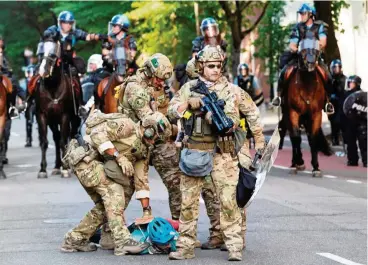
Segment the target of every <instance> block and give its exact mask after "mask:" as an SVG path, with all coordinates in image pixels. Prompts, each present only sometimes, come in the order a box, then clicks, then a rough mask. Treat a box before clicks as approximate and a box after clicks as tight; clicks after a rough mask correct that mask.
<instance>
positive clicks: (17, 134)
mask: <svg viewBox="0 0 368 265" xmlns="http://www.w3.org/2000/svg"><path fill="white" fill-rule="evenodd" d="M10 135H13V136H16V137H19V136H20V134H19V133H16V132H10Z"/></svg>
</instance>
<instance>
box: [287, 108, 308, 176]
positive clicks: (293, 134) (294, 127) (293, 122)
mask: <svg viewBox="0 0 368 265" xmlns="http://www.w3.org/2000/svg"><path fill="white" fill-rule="evenodd" d="M289 119H290V120H289V134H290V140H291V145H292V148H293V154H292V164H291V168H295V169H294V171H293V172H294V173H296V172H297V171H298V170H304V169H305V166H304V160H303V155H302V151H301V147H300V145H301V143H302V137H301V132H300V129H299V120H300V115H299V114H298V113H297V112H296V111H295V110H292V109H291V110H290V112H289Z"/></svg>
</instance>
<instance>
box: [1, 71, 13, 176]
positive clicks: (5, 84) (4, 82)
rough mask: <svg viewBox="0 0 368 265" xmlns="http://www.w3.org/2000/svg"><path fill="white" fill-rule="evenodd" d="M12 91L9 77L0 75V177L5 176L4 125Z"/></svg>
mask: <svg viewBox="0 0 368 265" xmlns="http://www.w3.org/2000/svg"><path fill="white" fill-rule="evenodd" d="M11 92H12V83H11V81H10V79H9V78H7V77H6V76H4V75H0V178H4V179H5V178H6V174H5V172H4V168H3V165H4V163H3V161H4V159H5V152H6V147H5V144H6V143H5V141H6V140H5V138H4V137H5V125H6V118H7V109H8V107H7V100H6V98H7V94H9V93H11Z"/></svg>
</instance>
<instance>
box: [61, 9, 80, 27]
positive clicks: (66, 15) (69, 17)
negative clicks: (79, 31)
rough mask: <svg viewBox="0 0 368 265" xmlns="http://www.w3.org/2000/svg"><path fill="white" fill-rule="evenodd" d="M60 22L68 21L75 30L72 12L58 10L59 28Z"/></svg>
mask: <svg viewBox="0 0 368 265" xmlns="http://www.w3.org/2000/svg"><path fill="white" fill-rule="evenodd" d="M61 23H70V24H72V25H73V30H75V24H76V21H75V19H74V15H73V13H72V12H70V11H62V12H60V14H59V17H58V27H59V29H61Z"/></svg>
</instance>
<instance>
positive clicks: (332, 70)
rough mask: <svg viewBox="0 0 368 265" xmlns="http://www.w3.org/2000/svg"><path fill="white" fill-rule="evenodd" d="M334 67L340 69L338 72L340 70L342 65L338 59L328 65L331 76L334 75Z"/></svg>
mask: <svg viewBox="0 0 368 265" xmlns="http://www.w3.org/2000/svg"><path fill="white" fill-rule="evenodd" d="M336 66H338V67H340V70H341V68H342V63H341V61H340V60H339V59H335V60H333V61H332V62H331V64H330V72H331V74H333V73H334V69H335V67H336Z"/></svg>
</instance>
